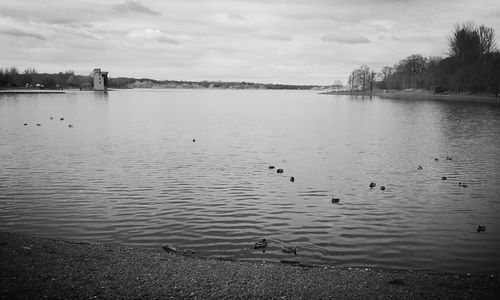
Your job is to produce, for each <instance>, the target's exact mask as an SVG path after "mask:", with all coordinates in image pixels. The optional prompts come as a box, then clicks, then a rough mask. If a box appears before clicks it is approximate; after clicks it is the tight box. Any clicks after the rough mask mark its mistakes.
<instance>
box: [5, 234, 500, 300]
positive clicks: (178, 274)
mask: <svg viewBox="0 0 500 300" xmlns="http://www.w3.org/2000/svg"><path fill="white" fill-rule="evenodd" d="M0 256H1V258H2V259H1V260H0V261H1V262H0V297H1V298H2V299H16V298H37V299H39V298H45V297H48V298H65V299H97V298H108V299H109V298H113V299H116V298H127V299H130V298H161V299H164V298H170V297H173V298H193V299H194V298H197V299H207V298H208V299H220V298H266V299H269V298H286V299H289V298H291V299H298V298H301V299H304V298H305V299H319V298H321V299H325V298H339V299H374V298H379V299H388V298H396V299H447V298H453V299H462V298H463V299H465V298H470V299H499V297H500V282H499V280H498V276H493V275H477V276H467V275H453V274H425V273H415V272H410V271H404V272H401V271H400V272H396V271H382V270H373V269H363V268H334V267H297V266H289V265H280V264H271V263H255V262H253V263H249V262H232V261H223V260H217V259H207V258H204V259H202V258H196V257H187V256H179V255H175V254H169V253H166V252H165V251H163V250H162V249H139V248H134V249H131V248H123V247H113V246H109V245H97V244H86V243H75V242H68V241H59V240H52V239H45V238H35V237H29V236H24V235H18V234H12V233H0Z"/></svg>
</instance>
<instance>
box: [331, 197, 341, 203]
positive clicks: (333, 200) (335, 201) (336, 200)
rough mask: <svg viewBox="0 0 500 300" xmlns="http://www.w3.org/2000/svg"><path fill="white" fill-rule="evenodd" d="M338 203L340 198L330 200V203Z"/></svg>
mask: <svg viewBox="0 0 500 300" xmlns="http://www.w3.org/2000/svg"><path fill="white" fill-rule="evenodd" d="M339 202H340V198H335V197H333V198H332V203H339Z"/></svg>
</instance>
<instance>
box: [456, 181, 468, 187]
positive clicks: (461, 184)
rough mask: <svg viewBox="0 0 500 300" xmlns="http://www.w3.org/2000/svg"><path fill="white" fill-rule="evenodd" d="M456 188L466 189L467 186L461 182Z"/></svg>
mask: <svg viewBox="0 0 500 300" xmlns="http://www.w3.org/2000/svg"><path fill="white" fill-rule="evenodd" d="M458 186H460V187H463V188H466V187H467V184H466V183H461V182H459V183H458Z"/></svg>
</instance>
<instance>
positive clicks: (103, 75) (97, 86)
mask: <svg viewBox="0 0 500 300" xmlns="http://www.w3.org/2000/svg"><path fill="white" fill-rule="evenodd" d="M92 75H93V76H92V77H94V91H105V90H107V89H108V72H103V71H101V69H97V68H96V69H94V71H93V72H92Z"/></svg>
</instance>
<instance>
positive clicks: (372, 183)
mask: <svg viewBox="0 0 500 300" xmlns="http://www.w3.org/2000/svg"><path fill="white" fill-rule="evenodd" d="M368 186H369V187H370V188H371V189H373V188H374V187H376V186H377V184H376V183H375V182H370V185H368Z"/></svg>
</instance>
